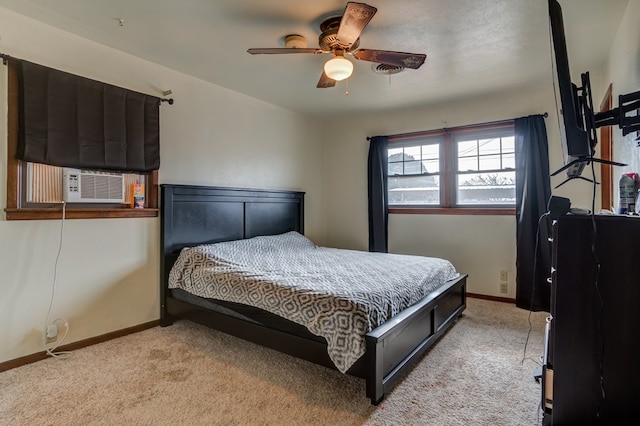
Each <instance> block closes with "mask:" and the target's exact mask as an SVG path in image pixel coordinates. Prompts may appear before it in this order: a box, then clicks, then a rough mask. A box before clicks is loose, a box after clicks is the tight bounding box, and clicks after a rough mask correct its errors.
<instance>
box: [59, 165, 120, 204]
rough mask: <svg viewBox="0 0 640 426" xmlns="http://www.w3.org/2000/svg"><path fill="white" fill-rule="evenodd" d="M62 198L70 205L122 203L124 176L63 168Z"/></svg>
mask: <svg viewBox="0 0 640 426" xmlns="http://www.w3.org/2000/svg"><path fill="white" fill-rule="evenodd" d="M63 196H64V200H65V201H67V202H72V203H123V202H124V176H123V175H122V174H120V173H106V172H94V171H89V170H78V169H69V168H65V169H64V171H63Z"/></svg>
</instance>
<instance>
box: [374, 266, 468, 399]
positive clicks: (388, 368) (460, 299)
mask: <svg viewBox="0 0 640 426" xmlns="http://www.w3.org/2000/svg"><path fill="white" fill-rule="evenodd" d="M466 280H467V276H466V275H462V276H460V277H459V278H457V279H455V280H452V281H450V282H449V283H447V285H445V286H444V287H442V288H441V289H440V290H438V291H437V292H434V293H432V294H430V295H429V296H428V297H426V298H425V299H423V300H422V301H420V302H419V303H417V304H415V305H413V306H411V307H410V308H408V309H405V310H404V311H403V312H401V313H400V314H398V315H396V316H395V317H394V318H392V319H391V320H390V321H387V322H386V323H385V324H383V325H381V326H380V327H378V328H376V329H374V330H372V331H371V332H369V333H367V335H366V341H367V353H366V355H367V362H368V364H369V368H368V376H367V377H366V379H367V397H368V398H370V399H371V402H372V403H373V404H378V403H380V401H382V399H383V398H384V394H385V392H386V391H387V390H388V389H390V388H391V386H392V385H393V383H395V382H396V381H397V380H398V379H399V378H400V377H401V376H402V375H403V373H404V372H405V371H406V370H407V369H408V368H410V367H411V366H413V365H414V364H415V363H416V362H417V361H419V360H420V358H421V356H422V355H423V354H424V353H425V352H426V351H427V349H429V348H430V347H431V346H433V344H434V343H435V342H436V341H437V340H438V338H439V337H440V336H441V335H442V334H443V333H444V332H445V331H446V330H447V329H448V328H449V327H451V325H453V322H454V321H455V320H456V318H458V317H459V316H460V314H462V311H464V310H465V308H466V306H467V304H466Z"/></svg>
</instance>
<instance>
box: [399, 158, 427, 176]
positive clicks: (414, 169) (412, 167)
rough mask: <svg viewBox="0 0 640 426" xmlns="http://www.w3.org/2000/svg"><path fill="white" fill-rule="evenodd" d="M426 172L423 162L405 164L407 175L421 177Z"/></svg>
mask: <svg viewBox="0 0 640 426" xmlns="http://www.w3.org/2000/svg"><path fill="white" fill-rule="evenodd" d="M425 171H426V170H425V169H424V167H423V166H422V161H407V162H406V163H404V174H405V175H421V174H423V173H424V172H425Z"/></svg>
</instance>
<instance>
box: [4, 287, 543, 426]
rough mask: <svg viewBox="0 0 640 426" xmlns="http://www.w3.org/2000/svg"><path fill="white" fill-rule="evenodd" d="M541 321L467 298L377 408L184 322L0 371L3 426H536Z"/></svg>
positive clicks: (332, 382) (309, 370) (331, 380)
mask: <svg viewBox="0 0 640 426" xmlns="http://www.w3.org/2000/svg"><path fill="white" fill-rule="evenodd" d="M545 317H546V314H544V313H534V314H533V315H532V316H531V322H532V324H533V331H532V333H531V337H530V340H529V345H528V350H527V355H526V359H525V360H524V362H523V349H524V345H525V340H526V337H527V331H528V330H529V323H528V312H526V311H524V310H521V309H517V308H515V307H514V306H513V305H510V304H505V303H500V302H490V301H485V300H478V299H469V300H468V307H467V310H466V311H465V314H464V316H463V317H462V318H461V319H459V320H458V321H457V323H456V324H455V325H454V327H453V328H452V329H451V330H450V331H449V332H448V333H447V334H446V335H445V336H444V337H443V338H442V339H441V340H440V341H439V342H438V343H437V344H436V346H435V347H434V348H433V349H432V350H431V351H429V352H428V353H427V354H426V356H425V357H424V358H423V359H422V361H421V362H420V363H419V364H418V365H417V366H416V367H415V368H414V369H413V370H412V371H411V372H410V373H409V374H408V375H407V376H406V377H405V378H404V380H403V381H401V382H400V383H399V384H398V385H397V386H396V387H395V388H394V389H393V390H392V391H391V392H389V393H388V394H387V398H386V399H385V400H384V401H383V403H382V404H381V405H380V406H378V407H374V406H372V405H371V404H370V403H369V400H367V399H366V398H365V393H364V381H363V380H361V379H357V378H353V377H349V376H345V375H342V374H340V373H339V372H337V371H333V370H329V369H327V368H324V367H320V366H317V365H314V364H310V363H307V362H305V361H300V360H297V359H294V358H292V357H290V356H287V355H283V354H280V353H277V352H275V351H272V350H269V349H264V348H262V347H258V346H256V345H253V344H251V343H247V342H244V341H242V340H239V339H236V338H233V337H230V336H227V335H225V334H222V333H219V332H216V331H212V330H209V329H207V328H205V327H203V326H200V325H197V324H194V323H191V322H188V321H182V322H177V323H176V324H174V325H173V326H171V327H167V328H160V327H157V328H154V329H150V330H146V331H143V332H141V333H137V334H133V335H129V336H126V337H123V338H120V339H116V340H112V341H109V342H105V343H102V344H99V345H95V346H91V347H88V348H84V349H82V350H78V351H76V352H75V353H74V355H73V356H72V357H71V358H70V359H67V360H55V359H47V360H45V361H41V362H38V363H35V364H31V365H27V366H24V367H20V368H16V369H13V370H9V371H6V372H3V373H0V424H2V425H325V424H326V425H535V424H538V423H539V399H540V398H539V395H540V385H538V384H537V383H535V381H534V380H533V371H534V368H535V367H537V365H538V364H537V361H538V360H539V357H540V355H541V353H542V347H543V330H544V319H545Z"/></svg>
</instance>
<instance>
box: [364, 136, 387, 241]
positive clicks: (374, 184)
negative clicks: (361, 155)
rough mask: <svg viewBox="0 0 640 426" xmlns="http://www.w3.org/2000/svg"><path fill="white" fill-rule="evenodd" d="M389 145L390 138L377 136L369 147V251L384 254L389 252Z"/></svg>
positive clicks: (372, 139)
mask: <svg viewBox="0 0 640 426" xmlns="http://www.w3.org/2000/svg"><path fill="white" fill-rule="evenodd" d="M388 143H389V138H388V137H386V136H376V137H373V138H371V144H370V145H369V172H368V181H369V251H377V252H382V253H387V251H388V225H389V211H388V208H389V198H388V193H387V186H388V185H387V175H388V169H387V167H388V166H387V146H388Z"/></svg>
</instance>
